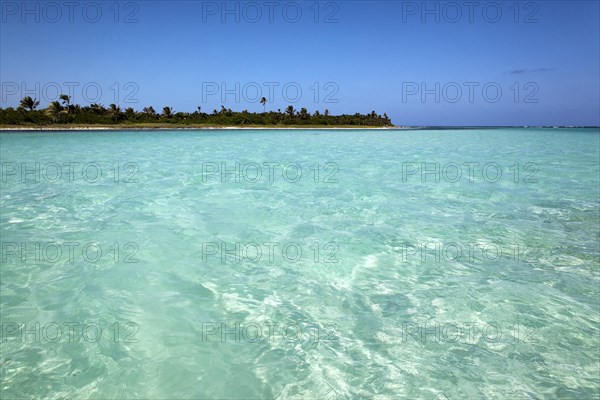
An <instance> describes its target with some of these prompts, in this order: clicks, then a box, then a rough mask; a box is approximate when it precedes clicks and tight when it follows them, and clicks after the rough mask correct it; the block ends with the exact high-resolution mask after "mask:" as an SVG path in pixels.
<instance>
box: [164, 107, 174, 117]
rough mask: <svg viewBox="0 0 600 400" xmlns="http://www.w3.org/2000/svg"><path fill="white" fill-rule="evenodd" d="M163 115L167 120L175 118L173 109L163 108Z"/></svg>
mask: <svg viewBox="0 0 600 400" xmlns="http://www.w3.org/2000/svg"><path fill="white" fill-rule="evenodd" d="M162 115H163V116H164V117H165V118H171V117H172V116H173V108H172V107H163V112H162Z"/></svg>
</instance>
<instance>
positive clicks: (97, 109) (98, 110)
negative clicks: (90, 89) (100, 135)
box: [90, 103, 106, 115]
mask: <svg viewBox="0 0 600 400" xmlns="http://www.w3.org/2000/svg"><path fill="white" fill-rule="evenodd" d="M90 108H91V109H92V110H93V111H94V112H95V113H96V114H98V115H104V113H105V112H106V109H105V108H104V106H103V105H102V104H98V103H93V104H91V105H90Z"/></svg>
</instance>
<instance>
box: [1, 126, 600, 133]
mask: <svg viewBox="0 0 600 400" xmlns="http://www.w3.org/2000/svg"><path fill="white" fill-rule="evenodd" d="M506 128H515V129H516V128H518V129H600V127H597V126H358V125H357V126H331V125H328V126H314V125H309V126H301V125H299V126H296V125H294V126H207V125H200V126H193V125H192V126H164V125H161V126H156V127H153V126H123V125H119V126H110V125H98V126H94V125H83V126H65V125H62V126H61V125H55V126H21V125H13V126H7V125H4V126H0V132H70V131H219V130H248V131H250V130H399V131H407V130H456V129H459V130H465V129H506Z"/></svg>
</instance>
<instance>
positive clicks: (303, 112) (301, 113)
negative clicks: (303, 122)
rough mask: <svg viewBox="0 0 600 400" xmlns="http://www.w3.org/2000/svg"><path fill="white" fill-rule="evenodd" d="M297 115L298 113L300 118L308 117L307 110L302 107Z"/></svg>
mask: <svg viewBox="0 0 600 400" xmlns="http://www.w3.org/2000/svg"><path fill="white" fill-rule="evenodd" d="M299 115H300V119H308V117H309V114H308V110H307V109H306V108H304V107H302V108H301V109H300V113H299Z"/></svg>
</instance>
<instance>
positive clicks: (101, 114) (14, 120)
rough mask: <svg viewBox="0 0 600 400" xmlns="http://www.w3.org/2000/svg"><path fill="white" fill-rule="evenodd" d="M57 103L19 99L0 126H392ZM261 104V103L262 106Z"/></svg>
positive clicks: (382, 120)
mask: <svg viewBox="0 0 600 400" xmlns="http://www.w3.org/2000/svg"><path fill="white" fill-rule="evenodd" d="M60 100H61V101H60V102H59V101H53V102H52V103H50V104H49V105H48V107H47V108H46V109H44V110H36V108H37V107H38V106H39V102H38V101H37V100H36V99H32V98H31V97H25V98H23V99H22V100H21V103H20V106H19V107H18V108H17V109H14V108H6V109H2V108H0V125H52V124H61V125H66V124H73V125H128V124H130V125H136V124H138V125H140V124H143V125H153V124H156V125H170V124H173V125H183V126H185V125H207V126H244V125H250V126H278V125H323V126H327V125H332V126H344V125H355V126H392V121H391V120H390V119H389V118H388V116H387V115H386V114H384V115H383V116H381V115H378V114H377V113H376V112H375V111H373V112H371V113H370V114H359V113H356V114H354V115H330V114H329V111H328V110H325V112H324V113H320V112H319V111H316V112H315V113H314V114H310V113H309V112H308V111H307V110H306V108H301V109H300V110H299V111H298V110H296V109H294V107H293V106H288V107H287V108H286V109H285V110H284V111H281V110H277V111H276V112H275V111H270V112H263V113H251V112H248V111H247V110H244V111H241V112H237V111H232V110H231V109H227V108H225V107H224V106H221V110H213V112H212V113H210V114H208V113H205V112H202V111H201V109H200V107H198V110H197V111H195V112H193V113H188V112H175V111H173V109H172V108H171V107H163V109H162V112H160V113H159V112H156V111H155V110H154V108H152V107H145V108H144V109H143V110H142V111H136V110H134V109H133V108H131V107H129V108H126V109H125V110H122V109H121V108H120V107H119V106H117V105H116V104H111V105H110V106H109V107H108V108H106V107H104V106H102V105H101V104H91V105H89V106H83V107H82V106H80V105H78V104H71V102H70V99H69V97H68V96H66V95H61V96H60ZM263 105H264V103H263Z"/></svg>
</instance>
